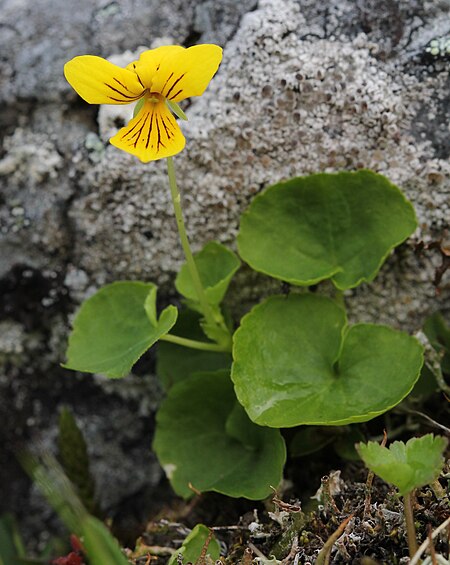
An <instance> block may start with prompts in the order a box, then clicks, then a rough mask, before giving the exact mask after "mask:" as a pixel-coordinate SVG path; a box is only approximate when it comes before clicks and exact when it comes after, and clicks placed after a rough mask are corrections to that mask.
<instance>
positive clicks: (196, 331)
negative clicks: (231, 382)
mask: <svg viewBox="0 0 450 565" xmlns="http://www.w3.org/2000/svg"><path fill="white" fill-rule="evenodd" d="M200 319H201V316H200V314H198V313H197V312H193V311H192V310H181V311H180V313H179V316H178V319H177V321H176V324H175V325H174V326H173V330H172V333H173V334H174V335H177V336H181V337H187V338H190V339H194V340H198V341H205V335H204V333H203V331H202V329H201V326H200ZM230 367H231V355H230V354H229V353H216V352H211V351H201V350H199V349H190V348H188V347H182V346H181V345H175V344H173V343H168V342H166V341H161V342H160V343H159V344H158V350H157V353H156V373H157V374H158V376H159V378H160V379H161V381H162V383H163V385H164V387H165V388H166V389H168V388H170V387H171V386H172V385H173V384H175V383H177V382H179V381H181V380H182V379H185V378H187V377H189V376H190V375H192V374H193V373H199V372H202V371H216V370H217V369H229V368H230Z"/></svg>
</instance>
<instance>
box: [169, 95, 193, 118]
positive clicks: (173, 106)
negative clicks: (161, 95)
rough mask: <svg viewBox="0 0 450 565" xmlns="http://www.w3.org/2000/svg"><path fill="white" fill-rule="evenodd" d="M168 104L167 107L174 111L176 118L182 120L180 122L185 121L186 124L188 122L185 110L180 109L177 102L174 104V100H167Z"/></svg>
mask: <svg viewBox="0 0 450 565" xmlns="http://www.w3.org/2000/svg"><path fill="white" fill-rule="evenodd" d="M166 104H167V106H169V108H170V109H171V110H172V112H173V113H174V114H175V116H177V117H178V118H180V120H184V121H185V122H187V121H188V119H187V116H186V114H185V113H184V112H183V110H182V109H181V108H180V106H179V105H178V104H177V103H176V102H173V101H172V100H169V99H168V98H166Z"/></svg>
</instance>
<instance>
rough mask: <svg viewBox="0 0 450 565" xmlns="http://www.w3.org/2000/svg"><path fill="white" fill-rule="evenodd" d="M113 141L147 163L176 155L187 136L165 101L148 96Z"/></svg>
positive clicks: (112, 142) (113, 143) (115, 144)
mask: <svg viewBox="0 0 450 565" xmlns="http://www.w3.org/2000/svg"><path fill="white" fill-rule="evenodd" d="M110 142H111V144H112V145H114V146H115V147H118V148H119V149H122V150H123V151H126V152H127V153H131V154H132V155H135V156H136V157H138V158H139V159H140V160H141V161H142V162H143V163H147V162H148V161H156V160H157V159H163V158H164V157H171V156H172V155H176V154H177V153H179V152H180V151H182V150H183V148H184V145H185V142H186V140H185V138H184V135H183V134H182V133H181V130H180V128H179V126H178V124H177V122H176V120H175V118H174V117H173V115H172V113H171V112H170V110H169V109H168V108H167V106H166V103H165V101H164V100H159V101H158V102H153V101H150V100H146V101H145V103H144V105H143V107H142V109H141V111H140V112H139V114H138V115H137V116H136V117H135V118H133V119H132V120H131V121H130V123H129V124H128V125H127V126H125V127H124V128H122V129H121V130H119V132H118V133H117V134H116V135H115V136H114V137H112V138H111V139H110Z"/></svg>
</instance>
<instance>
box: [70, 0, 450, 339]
mask: <svg viewBox="0 0 450 565" xmlns="http://www.w3.org/2000/svg"><path fill="white" fill-rule="evenodd" d="M381 4H382V3H381ZM372 7H373V6H372ZM381 7H382V6H379V7H378V9H379V10H381ZM307 8H308V7H307ZM340 9H341V10H342V14H343V15H345V14H347V15H346V18H347V20H349V18H350V16H349V11H350V6H347V7H346V8H345V7H342V6H341V8H340ZM399 9H400V8H399ZM305 12H306V16H308V15H309V16H310V17H311V13H310V12H311V8H309V9H306V10H305ZM404 12H405V13H404V14H403V16H402V17H403V20H404V21H403V24H402V25H403V26H406V25H407V22H408V21H409V24H410V25H411V21H410V20H411V17H412V16H411V13H410V12H411V10H409V11H408V10H406V11H404ZM434 12H435V13H434V16H435V17H436V18H438V19H439V15H440V14H439V11H438V10H436V9H435V10H434ZM402 13H403V12H402ZM442 13H443V12H441V14H442ZM408 14H409V16H411V17H410V19H409V20H408V17H409V16H408ZM371 17H372V19H373V20H374V21H375V19H376V10H375V13H372V15H371ZM428 17H430V14H429V15H428ZM318 18H319V16H318V15H317V14H313V16H312V17H311V19H312V21H313V22H314V23H310V22H308V20H307V19H306V18H305V15H303V10H302V3H301V2H300V3H298V2H294V1H292V2H285V1H283V2H277V1H275V0H270V1H266V2H261V3H260V7H259V9H258V10H256V11H254V12H252V13H249V14H247V15H246V17H245V18H244V19H243V21H242V24H241V27H240V29H239V31H238V33H237V34H236V35H235V37H234V38H233V40H232V41H231V42H230V43H229V44H228V45H227V48H226V49H225V56H224V61H223V63H222V65H221V67H220V70H219V72H218V74H217V76H216V78H215V79H214V81H213V83H212V84H211V86H210V88H209V89H208V91H207V93H206V94H205V95H204V96H203V97H202V98H200V99H197V100H194V101H193V102H192V105H191V107H190V108H189V111H188V113H189V118H190V120H189V122H188V123H187V124H184V130H185V132H186V136H187V148H186V150H185V151H184V152H183V153H182V154H181V155H179V156H178V157H177V158H176V165H177V169H178V171H179V172H180V179H181V181H180V184H181V190H182V192H183V196H184V203H185V212H186V217H187V225H188V229H189V231H190V233H191V234H192V239H193V240H195V242H196V243H195V245H196V246H197V247H198V246H200V245H202V244H203V243H204V242H206V241H208V240H210V239H214V238H218V239H220V240H221V241H223V242H225V243H230V244H233V241H234V237H235V234H236V229H237V222H238V218H239V214H240V212H241V211H242V210H243V209H244V208H245V207H246V205H247V203H248V201H249V199H250V198H251V196H252V195H253V194H255V193H256V192H258V191H259V190H260V189H261V188H262V187H264V186H267V185H268V184H270V183H273V182H276V181H278V180H280V179H284V178H288V177H290V176H293V175H303V174H309V173H313V172H316V171H318V170H320V171H334V170H339V169H355V168H360V167H366V168H370V169H373V170H376V171H378V172H381V173H383V174H385V175H386V176H387V177H389V178H390V179H391V180H392V181H393V182H395V183H397V184H398V185H399V186H401V187H402V188H403V189H404V190H405V192H406V194H407V195H408V197H409V198H410V199H411V200H412V201H413V203H414V205H415V207H416V210H417V214H418V218H419V223H420V226H421V229H420V231H419V232H418V233H417V237H418V238H424V239H425V240H429V239H430V238H435V237H439V235H440V233H441V232H442V230H443V229H444V228H445V227H446V226H447V225H448V217H449V198H450V197H449V190H448V183H447V182H446V180H447V179H448V178H449V174H450V166H449V162H448V160H447V159H446V158H444V157H446V156H444V155H443V149H444V148H443V147H441V146H440V147H439V150H438V151H436V147H433V145H435V129H434V128H430V131H429V136H430V138H428V133H427V131H425V132H424V131H423V130H424V129H425V130H426V129H427V123H426V122H425V121H424V116H425V115H427V116H428V119H430V120H433V119H434V118H433V117H434V116H436V115H438V114H439V115H440V113H441V112H442V105H443V104H444V102H443V101H442V97H444V101H445V100H446V99H447V94H446V88H447V86H446V85H447V84H448V70H447V67H446V63H445V62H442V63H437V64H435V65H434V67H433V72H432V73H427V72H426V68H425V67H424V64H423V61H422V59H421V57H420V53H418V52H417V50H414V51H409V52H408V53H407V54H405V51H404V50H402V51H401V52H399V53H397V54H396V53H395V51H394V50H393V47H392V46H391V47H390V58H388V59H387V60H385V58H386V54H385V53H384V55H383V58H380V51H381V48H382V43H383V41H385V39H383V37H384V36H383V37H382V36H381V35H380V34H379V33H377V31H372V32H371V33H370V34H369V35H370V36H373V39H370V38H369V37H368V35H366V34H364V33H362V32H361V31H360V33H358V34H356V33H354V28H351V31H352V33H349V35H343V33H344V31H345V29H346V28H345V26H344V24H343V20H342V18H337V17H334V18H333V17H331V16H330V19H329V20H328V26H331V25H332V23H333V22H334V28H333V32H334V33H338V32H339V33H340V35H339V36H334V35H332V33H331V29H330V28H329V27H328V28H327V29H326V30H325V31H324V30H322V33H321V34H320V37H321V38H317V37H316V35H315V34H314V36H311V35H310V34H308V30H309V29H310V26H311V27H312V28H313V29H315V28H316V26H317V21H318ZM344 20H345V18H344ZM412 20H414V18H412ZM322 24H323V25H325V22H322ZM430 26H431V24H430ZM423 29H424V31H423V45H422V48H423V49H424V47H425V44H426V41H427V40H428V37H429V33H428V31H427V28H426V25H424V28H423ZM316 31H317V30H316ZM410 31H411V30H410ZM396 33H397V34H398V33H399V31H398V30H397V32H396ZM404 33H406V29H405V30H404ZM402 38H403V35H402V37H397V39H396V44H400V42H401V41H402ZM418 41H419V40H418V39H416V44H417V43H418ZM404 49H405V50H406V51H407V47H405V48H404ZM130 57H131V54H130ZM110 112H111V111H110V109H109V108H108V107H102V108H101V109H100V112H99V128H100V132H101V135H103V141H104V142H105V143H106V142H107V139H108V137H109V136H110V135H111V133H112V131H114V125H113V123H112V120H111V114H110ZM115 112H116V113H115V120H116V121H117V120H119V121H120V119H122V121H127V120H128V119H129V112H130V109H129V108H124V107H120V108H118V109H117V108H116V109H115ZM121 117H122V118H121ZM420 124H422V125H420ZM419 130H420V131H421V134H420V135H417V133H418V131H419ZM79 183H80V186H81V187H82V189H83V192H84V194H85V196H82V197H81V198H77V199H75V201H74V203H73V206H72V208H71V211H70V217H71V218H72V220H73V222H74V224H75V226H76V228H75V229H76V233H77V235H78V239H77V246H76V248H75V255H78V257H77V260H76V263H77V264H79V265H80V266H82V268H83V269H84V270H85V271H86V272H88V273H89V274H90V276H92V277H94V278H95V279H96V280H98V282H99V283H100V282H103V281H105V280H110V279H111V278H123V277H130V276H131V277H133V278H144V279H147V280H154V281H156V282H157V283H158V284H165V283H166V282H168V281H170V280H171V279H172V278H173V273H174V271H175V270H176V268H177V266H178V265H179V263H180V261H181V260H182V253H181V248H180V246H179V245H177V239H176V232H175V224H174V221H173V217H172V211H171V204H170V200H169V194H168V188H167V181H166V178H165V174H164V163H151V164H147V165H142V164H140V163H139V162H137V161H136V160H135V159H134V158H133V157H131V156H129V155H126V154H122V153H120V152H119V151H118V150H117V149H115V148H114V147H107V148H106V151H105V153H104V154H103V155H102V158H101V159H99V160H98V161H97V162H96V164H95V166H92V167H90V168H88V169H86V173H85V175H83V176H82V177H81V178H80V181H79ZM111 244H112V245H111ZM88 246H89V253H85V252H84V250H85V249H86V248H87V247H88ZM396 257H397V260H391V262H390V264H389V266H386V267H385V269H384V271H383V273H382V275H381V276H380V278H379V279H378V281H377V282H375V283H374V285H373V286H372V287H371V288H370V290H368V289H366V288H365V287H364V288H363V289H362V290H358V291H354V292H353V293H352V294H354V295H355V299H354V300H353V301H352V302H351V303H350V306H351V304H353V306H351V307H352V308H353V310H355V311H356V312H357V314H358V316H359V315H362V316H363V317H364V319H371V318H375V319H378V320H381V321H392V320H394V322H395V321H396V323H397V324H398V325H400V326H403V327H406V328H408V329H413V328H414V327H417V325H418V324H420V322H421V319H422V317H423V316H424V315H425V314H426V313H427V312H429V311H430V310H433V309H436V308H437V307H439V302H440V301H441V302H442V300H443V296H442V295H441V298H440V299H439V298H436V297H435V291H434V288H433V285H432V279H433V272H432V270H433V265H432V264H429V263H430V260H429V259H427V260H426V263H427V264H428V266H427V267H426V268H425V270H424V266H425V265H424V261H423V260H422V259H418V258H416V257H415V256H414V255H413V254H412V245H411V246H410V248H409V250H406V251H405V252H404V253H403V254H402V256H401V261H400V255H397V256H396ZM102 266H104V268H102ZM400 268H401V269H402V271H401V275H400V274H399V269H400ZM418 277H419V278H421V279H422V284H421V285H419V286H418V285H417V279H418ZM390 281H395V282H393V283H392V284H391V282H390ZM391 286H394V287H395V292H394V293H392V288H391ZM165 288H167V286H166V287H165ZM260 291H261V288H260V287H259V288H258V287H257V288H254V295H253V298H254V299H257V297H258V294H259V293H260Z"/></svg>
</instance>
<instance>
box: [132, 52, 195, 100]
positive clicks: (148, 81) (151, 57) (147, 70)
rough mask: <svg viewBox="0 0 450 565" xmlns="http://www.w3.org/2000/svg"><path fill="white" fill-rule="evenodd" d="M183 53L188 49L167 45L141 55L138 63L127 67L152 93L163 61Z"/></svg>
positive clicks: (135, 62)
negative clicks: (155, 78)
mask: <svg viewBox="0 0 450 565" xmlns="http://www.w3.org/2000/svg"><path fill="white" fill-rule="evenodd" d="M183 51H186V49H185V48H184V47H180V46H179V45H167V46H163V47H157V48H156V49H150V50H149V51H144V52H143V53H141V55H140V57H139V60H138V61H134V62H133V63H130V64H129V65H127V69H129V70H130V71H133V72H135V73H136V74H137V76H138V78H139V80H140V81H141V83H142V84H143V85H145V87H146V88H147V89H148V90H149V92H151V91H152V90H153V89H152V82H153V79H154V77H155V74H156V71H158V69H159V68H160V66H161V61H162V60H163V59H165V58H166V57H171V56H174V57H176V56H177V55H179V54H180V53H182V52H183Z"/></svg>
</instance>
